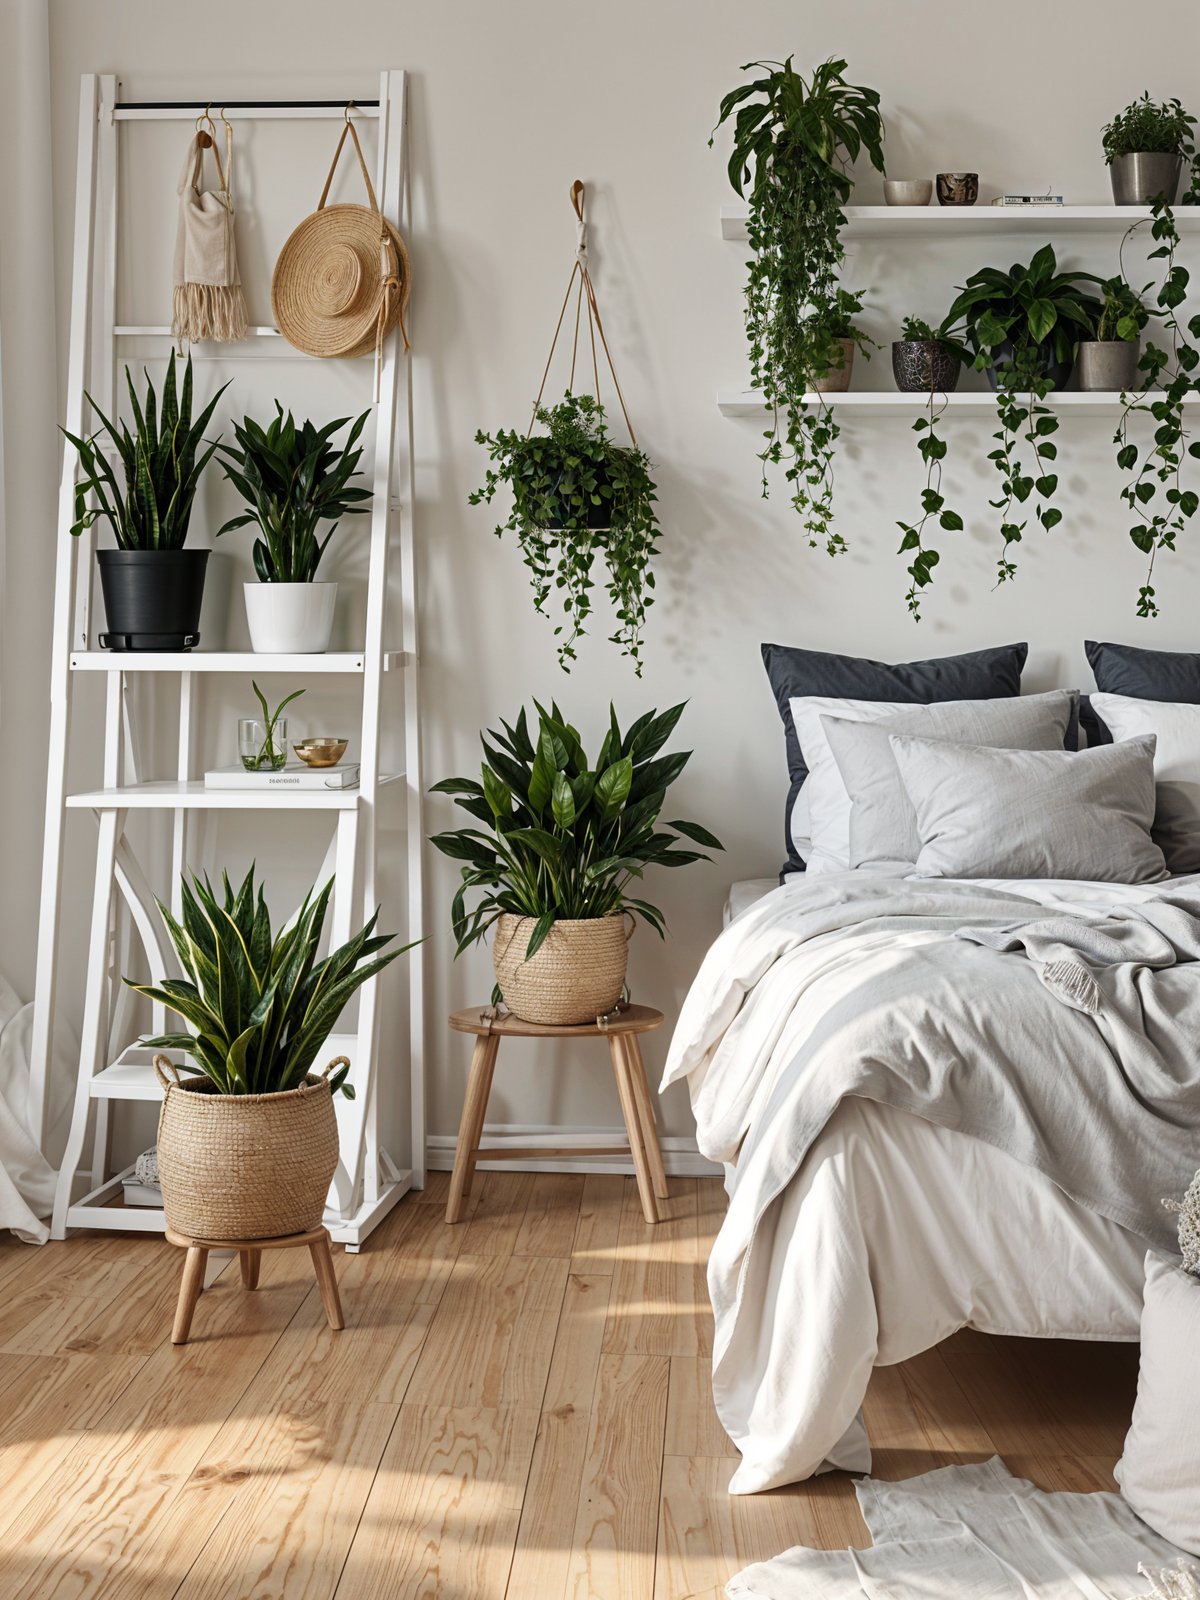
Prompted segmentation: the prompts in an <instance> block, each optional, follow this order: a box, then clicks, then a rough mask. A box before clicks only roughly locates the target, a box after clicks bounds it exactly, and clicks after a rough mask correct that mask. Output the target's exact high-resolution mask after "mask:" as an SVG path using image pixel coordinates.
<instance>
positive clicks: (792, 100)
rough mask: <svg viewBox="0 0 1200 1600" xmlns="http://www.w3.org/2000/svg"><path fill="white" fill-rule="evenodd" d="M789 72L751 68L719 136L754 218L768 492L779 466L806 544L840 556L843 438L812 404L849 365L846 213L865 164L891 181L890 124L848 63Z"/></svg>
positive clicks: (753, 348)
mask: <svg viewBox="0 0 1200 1600" xmlns="http://www.w3.org/2000/svg"><path fill="white" fill-rule="evenodd" d="M792 60H793V58H792V57H791V56H789V57H788V58H787V59H786V60H785V61H752V62H748V63H747V64H746V65H745V66H743V68H742V71H743V72H749V71H751V70H757V71H758V72H760V73H761V74H762V75H761V76H759V77H756V78H754V79H753V80H752V81H751V82H749V83H744V84H742V85H740V86H739V87H738V88H737V89H734V90H732V91H731V92H730V93H729V94H727V95H726V96H725V98H724V99H723V100H722V101H721V106H720V112H719V115H718V117H717V124H716V127H715V128H714V129H713V136H714V137H715V135H716V132H717V129H719V128H720V127H722V126H723V125H724V124H725V123H726V122H728V121H731V120H732V124H733V150H732V153H731V155H730V158H729V181H730V183H731V184H732V185H733V188H734V190H735V191H736V193H737V194H739V195H740V196H742V197H743V198H744V199H745V200H746V202H747V205H748V208H749V221H748V236H749V240H750V248H751V252H752V254H751V259H750V261H749V262H748V264H747V279H746V311H745V317H746V334H747V339H748V342H749V347H750V370H751V379H752V382H753V384H754V386H755V388H757V389H758V390H760V391H761V393H762V396H763V399H764V401H765V403H766V407H767V410H768V412H769V413H770V417H771V426H770V427H769V428H768V429H767V431H766V434H765V435H764V437H765V439H766V444H765V447H764V448H763V450H762V451H761V452H760V454H759V459H760V460H761V462H762V492H763V495H764V496H766V495H767V494H768V493H769V484H768V467H770V466H773V465H781V466H782V467H783V471H784V477H785V480H786V482H787V484H788V489H789V493H790V495H791V502H792V505H793V507H794V508H795V510H796V511H797V513H798V514H799V515H800V517H801V518H802V519H803V521H804V525H805V529H806V532H807V534H808V542H809V544H810V545H813V546H819V545H824V546H825V549H826V550H827V551H828V552H829V554H830V555H837V554H839V553H840V552H841V551H843V550H844V549H845V548H846V546H845V541H844V540H843V539H842V538H841V537H840V536H839V535H837V534H836V533H835V532H834V531H833V487H834V480H833V467H834V460H835V456H836V449H837V441H838V437H839V433H840V429H839V427H838V423H837V419H836V417H835V415H834V411H833V409H832V407H831V406H830V405H829V404H828V402H827V401H825V400H824V399H822V398H820V397H819V396H813V397H812V398H810V396H812V391H813V386H814V380H815V379H819V378H823V377H826V376H827V375H828V374H829V372H830V371H832V370H834V369H836V368H838V367H840V366H841V364H842V353H841V349H840V347H839V345H838V343H837V340H838V338H839V337H842V335H839V334H837V333H835V332H834V331H832V326H833V319H832V317H831V313H834V312H836V310H837V308H838V305H839V301H838V278H839V275H840V272H841V268H842V263H843V260H844V255H845V252H844V250H843V248H842V241H841V230H842V228H843V227H844V226H845V222H846V217H845V213H844V211H843V209H842V208H843V207H844V206H845V205H846V203H847V201H848V200H849V198H850V194H851V191H852V188H853V183H852V180H851V177H850V167H851V165H852V164H853V162H854V161H856V160H857V159H858V157H859V156H860V155H862V154H865V155H866V156H867V158H868V159H869V160H870V162H871V165H872V166H873V167H875V168H876V170H877V171H879V172H882V171H883V120H882V118H881V116H880V113H879V94H878V92H877V91H876V90H874V89H866V88H861V87H859V86H857V85H855V84H852V83H848V82H847V81H846V78H845V77H844V73H845V71H846V66H847V63H846V62H845V61H843V60H837V59H833V58H831V59H830V60H828V61H825V62H823V63H822V64H821V65H820V66H818V67H817V68H816V69H815V70H814V71H813V73H812V77H811V80H810V81H808V82H805V80H804V78H803V77H802V76H801V74H800V73H798V72H797V71H795V69H794V68H793V66H792ZM712 143H713V137H710V139H709V144H710V146H711V144H712Z"/></svg>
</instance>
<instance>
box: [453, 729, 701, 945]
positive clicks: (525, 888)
mask: <svg viewBox="0 0 1200 1600" xmlns="http://www.w3.org/2000/svg"><path fill="white" fill-rule="evenodd" d="M535 704H536V702H535ZM537 714H538V725H537V729H536V732H534V733H533V734H531V733H530V729H529V723H528V719H527V718H526V715H525V711H524V708H522V710H521V713H520V715H519V716H518V717H517V720H516V722H515V723H513V724H509V723H507V722H504V721H501V724H500V731H497V730H496V729H491V730H489V732H488V733H487V734H486V735H484V736H483V739H482V743H483V753H484V756H485V758H486V759H485V761H484V764H483V771H482V774H481V779H480V780H476V779H473V778H445V779H443V780H442V782H441V783H437V784H434V786H433V793H434V794H449V795H453V796H454V800H455V804H456V805H458V806H461V807H462V809H463V810H464V811H465V812H467V814H468V815H469V816H471V817H474V818H475V820H476V822H477V823H481V824H482V827H471V828H459V829H457V830H455V831H453V832H448V833H439V834H435V835H434V837H433V839H432V840H431V841H430V842H431V843H432V844H434V845H435V846H436V847H437V849H439V850H440V851H441V852H442V854H443V855H447V856H450V857H451V858H452V859H453V860H455V861H461V862H462V863H463V867H462V883H461V885H460V887H459V889H458V892H457V893H456V894H455V896H454V903H453V906H452V908H451V918H452V921H453V926H454V937H455V939H456V941H457V944H458V949H457V952H456V953H457V954H459V955H461V954H462V952H463V951H464V950H465V949H467V947H468V946H469V945H471V944H474V943H475V941H476V940H477V939H482V938H483V937H484V936H485V934H486V933H487V931H488V929H489V928H490V927H491V926H492V924H493V923H494V922H495V921H496V920H497V918H499V917H500V916H502V915H503V914H504V913H505V912H506V911H507V912H511V913H513V914H514V915H516V916H519V917H531V918H533V919H534V927H533V930H532V933H531V936H530V939H529V944H528V948H527V950H526V958H527V959H528V958H530V957H532V956H533V955H534V954H535V953H536V951H537V950H538V949H539V948H540V946H541V944H542V943H543V941H544V940H545V938H546V936H547V934H548V933H549V932H550V930H551V928H552V927H553V926H554V924H555V922H556V921H557V920H558V919H559V918H563V919H567V918H570V919H573V920H578V919H582V918H588V917H606V916H609V915H611V914H612V913H614V912H619V911H630V912H632V913H633V914H634V915H636V916H640V917H642V918H643V919H644V920H645V921H646V922H648V923H649V924H650V926H651V927H652V928H653V929H654V930H655V931H656V932H657V933H658V934H659V935H664V934H665V923H664V921H663V915H662V912H661V911H660V910H659V909H658V907H657V906H654V905H651V904H650V903H649V902H648V901H646V900H643V899H640V898H637V897H635V896H634V895H633V894H632V893H631V892H630V891H631V889H632V888H633V885H634V883H635V881H637V880H640V879H641V877H642V874H643V873H644V872H645V869H646V868H647V867H651V866H656V867H685V866H687V865H689V864H690V863H691V862H693V861H707V860H708V859H709V857H708V856H706V855H704V853H703V850H699V851H697V850H691V849H687V848H683V849H681V848H680V846H681V844H683V843H684V841H690V842H691V843H694V844H698V845H701V846H702V847H703V849H707V850H720V849H721V848H722V845H721V843H720V840H718V839H717V838H715V837H714V836H713V835H712V834H711V833H709V831H708V829H707V828H702V827H701V826H700V824H699V823H697V822H668V823H666V824H660V823H659V820H658V819H659V815H660V813H661V811H662V808H663V803H664V801H665V800H666V795H667V790H668V789H669V788H670V786H671V785H672V784H673V783H674V782H675V780H676V778H678V776H679V774H680V773H681V772H682V771H683V769H684V767H686V766H687V763H688V760H689V759H690V757H691V751H690V750H682V751H676V752H675V753H673V754H671V755H665V756H664V755H660V754H659V751H660V750H661V749H662V748H663V746H664V745H665V744H666V742H667V740H668V739H669V738H670V737H671V734H672V733H673V732H674V729H675V724H676V723H677V722H678V721H679V718H680V717H681V716H682V714H683V706H682V705H678V706H672V707H671V709H670V710H669V711H664V712H663V713H662V714H661V715H659V713H658V712H657V711H647V712H645V713H644V714H643V715H642V716H640V717H638V718H637V720H636V721H635V722H634V723H632V724H631V726H630V727H629V728H628V729H627V730H626V732H624V733H622V732H621V728H620V725H619V724H618V722H617V714H616V712H615V711H614V710H613V709H612V707H611V706H610V707H609V726H608V731H607V732H606V733H605V735H604V739H603V742H602V743H601V746H600V751H599V754H598V755H597V757H596V759H595V761H594V762H593V761H591V760H590V759H589V758H588V755H587V753H586V751H585V750H584V747H583V743H582V740H581V739H580V736H579V734H578V732H577V731H576V729H575V728H573V727H572V726H571V724H570V723H569V722H567V721H566V719H565V718H564V717H563V715H562V713H561V712H560V711H559V709H558V707H557V706H556V705H554V706H552V707H551V709H550V710H549V711H547V710H546V709H545V708H544V707H543V706H541V705H538V706H537ZM472 890H478V891H479V893H480V898H479V900H478V901H477V903H476V905H475V906H474V908H473V909H472V910H470V911H468V909H467V905H466V896H467V893H468V891H472Z"/></svg>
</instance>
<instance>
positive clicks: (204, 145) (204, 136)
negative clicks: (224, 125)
mask: <svg viewBox="0 0 1200 1600" xmlns="http://www.w3.org/2000/svg"><path fill="white" fill-rule="evenodd" d="M206 122H207V123H208V127H207V128H206V127H205V126H204V124H205V123H206ZM210 130H211V132H210ZM215 132H216V129H215V128H214V127H213V119H212V101H211V100H210V101H209V102H208V104H207V105H206V106H205V108H204V110H203V111H202V112H201V114H200V115H199V116H198V117H197V118H196V137H197V139H198V140H199V143H200V148H201V149H202V150H208V149H210V148H211V147H212V145H213V143H214V140H213V133H215Z"/></svg>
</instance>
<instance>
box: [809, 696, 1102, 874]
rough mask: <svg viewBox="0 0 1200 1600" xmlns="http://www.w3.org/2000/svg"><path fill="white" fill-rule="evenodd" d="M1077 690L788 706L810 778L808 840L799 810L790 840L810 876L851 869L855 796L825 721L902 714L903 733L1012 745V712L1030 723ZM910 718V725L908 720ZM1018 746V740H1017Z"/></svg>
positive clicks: (821, 700) (815, 700) (823, 699)
mask: <svg viewBox="0 0 1200 1600" xmlns="http://www.w3.org/2000/svg"><path fill="white" fill-rule="evenodd" d="M1073 696H1074V691H1073V690H1069V689H1053V690H1051V691H1050V693H1049V694H1031V695H1022V696H1019V697H1018V696H1013V695H1008V696H1004V697H1002V698H999V699H996V700H938V701H935V702H933V703H932V704H931V705H927V706H922V705H903V704H902V705H897V703H896V702H895V701H894V700H845V699H839V698H838V697H836V696H834V695H819V694H814V695H803V696H798V697H796V698H794V699H793V700H791V701H790V706H791V712H792V720H793V721H794V722H795V724H796V734H797V737H798V738H799V740H800V748H801V749H802V750H803V751H804V758H805V760H806V761H807V762H808V771H809V776H808V780H807V782H806V783H805V785H804V787H803V789H801V791H800V795H801V798H803V797H804V796H806V795H807V797H808V804H809V817H808V823H809V837H808V838H807V839H805V840H803V841H801V839H800V837H799V836H798V834H797V832H796V826H797V816H796V813H797V812H798V811H799V807H798V806H797V807H796V808H795V811H793V816H792V838H793V842H794V843H795V845H796V849H797V851H798V852H799V854H800V856H801V857H802V858H803V859H804V860H805V861H806V862H807V864H808V871H809V873H810V874H813V873H816V874H818V875H819V874H820V873H822V872H848V871H849V870H850V811H851V801H850V794H849V792H848V790H847V788H846V785H845V783H844V782H843V780H842V775H841V772H840V771H839V770H838V764H837V762H836V760H835V759H834V755H833V750H832V749H831V747H830V744H829V738H828V735H827V734H826V731H825V727H824V724H823V723H822V721H821V718H822V717H839V718H841V720H842V721H844V722H881V721H884V720H885V719H888V718H891V717H895V716H897V715H898V714H900V713H903V714H904V715H905V720H906V722H908V726H907V729H906V731H908V732H911V733H914V734H918V735H923V736H926V737H929V738H934V739H947V740H951V741H953V742H961V743H967V744H979V743H986V742H987V741H988V739H989V738H990V737H991V736H992V733H991V730H992V729H993V728H995V729H996V731H997V737H1000V736H1003V737H1005V738H1006V742H1007V741H1012V740H1013V736H1012V735H1011V733H1010V732H1009V730H1010V729H1011V727H1012V721H1013V707H1014V706H1020V707H1021V708H1022V710H1023V712H1025V713H1027V715H1028V716H1029V718H1030V722H1031V725H1033V724H1035V723H1040V722H1041V721H1042V720H1043V719H1044V717H1045V715H1047V714H1051V715H1053V714H1056V713H1057V712H1058V711H1060V710H1061V708H1062V707H1063V705H1064V703H1065V704H1066V705H1067V706H1068V707H1069V706H1070V704H1071V702H1072V700H1073ZM909 718H911V719H912V720H911V721H908V719H909ZM1013 742H1015V741H1013Z"/></svg>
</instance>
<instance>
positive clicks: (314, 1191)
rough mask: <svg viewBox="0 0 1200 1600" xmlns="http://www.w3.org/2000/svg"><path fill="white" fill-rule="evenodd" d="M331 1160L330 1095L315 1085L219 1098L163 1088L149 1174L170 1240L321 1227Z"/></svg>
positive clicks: (208, 1092)
mask: <svg viewBox="0 0 1200 1600" xmlns="http://www.w3.org/2000/svg"><path fill="white" fill-rule="evenodd" d="M156 1065H157V1062H156ZM160 1076H161V1073H160ZM337 1161H338V1131H337V1119H336V1117H335V1116H334V1112H333V1095H332V1093H331V1091H330V1088H329V1084H328V1083H327V1082H325V1080H324V1079H323V1078H315V1077H310V1078H309V1079H308V1081H307V1083H306V1084H303V1085H301V1087H300V1088H298V1089H289V1090H288V1091H287V1092H286V1093H284V1094H219V1093H218V1092H217V1090H216V1089H215V1087H214V1086H213V1084H212V1083H211V1082H210V1081H209V1079H207V1078H185V1079H184V1080H183V1081H182V1082H181V1083H169V1084H168V1085H167V1087H166V1096H165V1098H164V1100H163V1106H162V1113H161V1115H160V1116H159V1119H158V1172H159V1183H160V1184H161V1186H162V1192H163V1206H164V1209H165V1211H166V1216H167V1226H168V1227H169V1228H171V1229H172V1230H173V1231H174V1232H176V1233H182V1234H186V1235H187V1236H188V1237H189V1238H192V1239H275V1238H281V1237H283V1236H285V1235H286V1234H289V1233H304V1232H306V1231H307V1230H308V1229H309V1228H315V1227H317V1226H318V1224H319V1223H320V1221H321V1217H322V1214H323V1213H324V1210H325V1197H326V1195H327V1194H328V1192H329V1185H330V1183H331V1182H332V1180H333V1174H334V1170H335V1169H336V1167H337Z"/></svg>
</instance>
